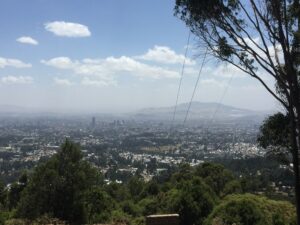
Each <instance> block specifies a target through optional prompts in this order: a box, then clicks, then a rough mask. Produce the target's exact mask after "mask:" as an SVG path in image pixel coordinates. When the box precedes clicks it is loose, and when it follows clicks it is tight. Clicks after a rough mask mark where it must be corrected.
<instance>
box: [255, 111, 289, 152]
mask: <svg viewBox="0 0 300 225" xmlns="http://www.w3.org/2000/svg"><path fill="white" fill-rule="evenodd" d="M289 134H290V129H289V117H288V116H287V115H284V114H282V113H276V114H274V115H272V116H269V117H268V118H267V119H266V120H265V121H264V123H263V125H262V126H261V127H260V134H259V137H258V143H259V144H260V145H261V146H262V147H264V148H266V147H268V146H281V147H289V146H290V139H289Z"/></svg>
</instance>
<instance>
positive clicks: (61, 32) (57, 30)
mask: <svg viewBox="0 0 300 225" xmlns="http://www.w3.org/2000/svg"><path fill="white" fill-rule="evenodd" d="M45 29H46V30H47V31H50V32H52V33H54V34H55V35H57V36H65V37H89V36H91V32H90V31H89V28H88V27H87V26H85V25H82V24H79V23H70V22H65V21H54V22H50V23H45Z"/></svg>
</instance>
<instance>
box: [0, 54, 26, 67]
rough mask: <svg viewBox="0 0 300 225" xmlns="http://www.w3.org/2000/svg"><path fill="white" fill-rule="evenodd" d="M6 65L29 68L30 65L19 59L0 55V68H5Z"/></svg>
mask: <svg viewBox="0 0 300 225" xmlns="http://www.w3.org/2000/svg"><path fill="white" fill-rule="evenodd" d="M7 66H10V67H16V68H29V67H32V65H31V64H29V63H24V62H22V61H21V60H19V59H8V58H2V57H0V68H5V67H7Z"/></svg>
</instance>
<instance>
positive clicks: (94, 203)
mask: <svg viewBox="0 0 300 225" xmlns="http://www.w3.org/2000/svg"><path fill="white" fill-rule="evenodd" d="M85 202H86V203H85V208H86V212H87V216H88V221H89V222H90V223H104V222H106V221H108V220H109V218H110V212H111V210H112V209H113V208H114V205H115V202H114V200H113V199H112V198H111V197H110V196H109V195H108V194H107V193H106V192H105V191H103V190H102V189H101V188H100V187H92V188H91V189H90V190H88V191H87V193H86V196H85Z"/></svg>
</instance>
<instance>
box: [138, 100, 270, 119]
mask: <svg viewBox="0 0 300 225" xmlns="http://www.w3.org/2000/svg"><path fill="white" fill-rule="evenodd" d="M188 106H189V103H182V104H179V105H178V106H177V110H176V115H175V120H183V119H184V118H185V115H186V112H187V109H188ZM173 113H174V106H171V107H160V108H145V109H142V110H139V111H138V112H136V113H135V114H134V117H136V118H137V119H138V118H139V119H149V120H151V119H153V120H171V119H172V118H173ZM271 113H272V112H270V111H269V112H266V111H254V110H249V109H241V108H236V107H233V106H228V105H224V104H218V103H214V102H192V104H191V108H190V111H189V114H188V119H189V120H210V119H212V117H213V118H214V119H216V120H234V119H246V118H247V119H259V120H261V119H263V118H265V117H266V116H267V115H269V114H271Z"/></svg>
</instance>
